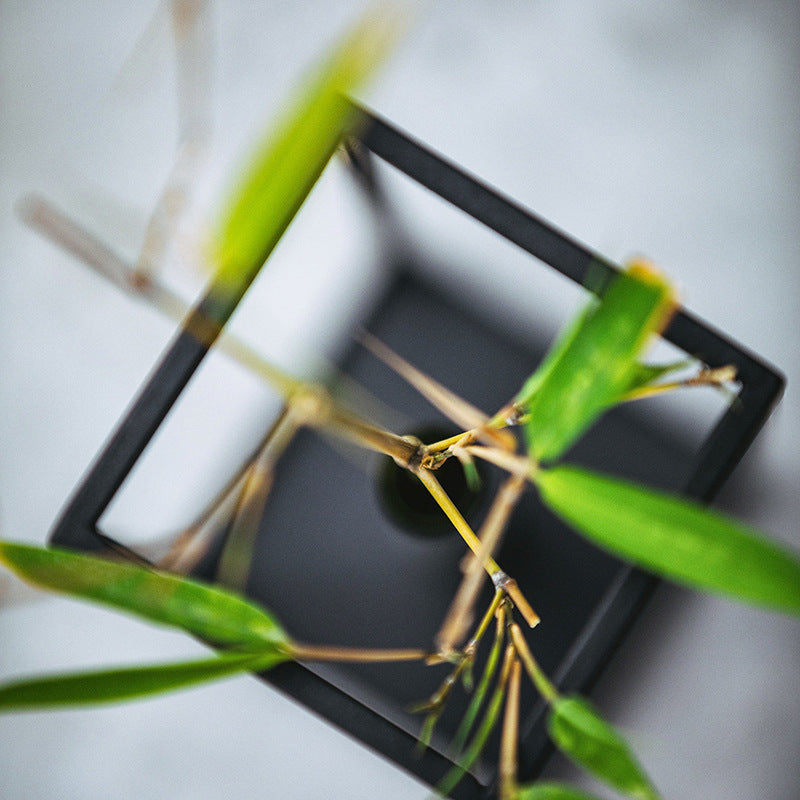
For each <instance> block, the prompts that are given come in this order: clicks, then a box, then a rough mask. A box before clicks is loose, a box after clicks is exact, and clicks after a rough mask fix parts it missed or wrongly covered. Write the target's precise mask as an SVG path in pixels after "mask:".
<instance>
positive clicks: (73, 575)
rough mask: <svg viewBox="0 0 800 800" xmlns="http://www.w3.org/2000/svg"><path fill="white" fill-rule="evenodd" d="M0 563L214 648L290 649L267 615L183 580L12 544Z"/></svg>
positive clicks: (3, 549) (2, 550) (1, 546)
mask: <svg viewBox="0 0 800 800" xmlns="http://www.w3.org/2000/svg"><path fill="white" fill-rule="evenodd" d="M0 563H2V564H5V565H6V566H7V567H8V568H9V569H11V570H12V571H14V572H16V573H17V575H19V576H20V577H21V578H23V579H24V580H26V581H28V582H29V583H33V584H35V585H37V586H42V587H44V588H46V589H51V590H54V591H57V592H63V593H65V594H70V595H74V596H76V597H80V598H83V599H86V600H92V601H95V602H98V603H103V604H105V605H109V606H114V607H115V608H119V609H123V610H125V611H129V612H131V613H133V614H136V615H138V616H140V617H144V618H145V619H148V620H150V621H152V622H157V623H160V624H163V625H170V626H173V627H176V628H181V629H183V630H185V631H187V632H189V633H192V634H194V635H196V636H199V637H201V638H202V639H204V640H206V641H207V642H210V643H213V644H217V645H226V646H235V647H249V648H263V647H264V646H265V645H276V646H282V647H284V648H287V649H288V648H289V647H290V646H291V642H290V639H289V637H288V635H287V634H286V632H285V631H284V630H283V628H282V627H281V626H280V624H279V623H278V622H277V620H275V618H274V617H273V616H272V615H271V614H270V613H269V612H267V611H266V610H264V609H262V608H259V607H258V606H256V605H253V604H252V603H249V602H248V601H246V600H244V599H243V598H241V597H239V596H238V595H235V594H233V593H231V592H227V591H225V590H224V589H218V588H216V587H212V586H207V585H205V584H202V583H199V582H198V581H194V580H191V579H188V578H182V577H178V576H175V575H169V574H167V573H162V572H157V571H155V570H150V569H147V568H145V567H140V566H137V565H134V564H123V563H118V562H114V561H107V560H106V559H102V558H97V557H96V556H89V555H85V554H83V553H76V552H73V551H71V550H61V549H57V548H52V549H51V548H42V547H33V546H29V545H21V544H13V543H11V542H0Z"/></svg>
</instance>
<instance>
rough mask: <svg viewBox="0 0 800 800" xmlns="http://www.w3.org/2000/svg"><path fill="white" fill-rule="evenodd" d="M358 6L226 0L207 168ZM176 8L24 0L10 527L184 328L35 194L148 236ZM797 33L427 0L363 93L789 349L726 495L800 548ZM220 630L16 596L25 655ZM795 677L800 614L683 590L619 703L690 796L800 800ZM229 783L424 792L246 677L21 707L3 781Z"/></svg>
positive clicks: (625, 723)
mask: <svg viewBox="0 0 800 800" xmlns="http://www.w3.org/2000/svg"><path fill="white" fill-rule="evenodd" d="M219 5H220V6H223V4H219ZM333 5H334V4H328V3H322V2H309V0H306V1H305V2H296V3H291V4H289V3H286V4H278V3H262V4H260V7H259V8H255V7H254V6H255V4H244V3H238V2H237V3H229V4H224V7H221V8H217V9H215V11H214V13H213V15H212V20H213V24H214V30H215V31H216V32H215V34H214V35H215V37H216V46H215V50H214V56H213V60H212V62H211V63H212V66H213V68H214V70H215V75H216V78H215V95H214V97H215V101H214V125H215V131H214V133H215V141H217V142H222V144H221V145H218V149H217V150H215V151H214V152H215V159H216V160H215V161H214V162H213V163H212V166H211V170H210V173H209V174H210V178H209V185H211V186H215V185H217V183H219V180H220V175H222V174H223V168H224V166H225V165H226V164H227V163H229V161H230V159H232V157H233V155H232V154H236V153H238V152H241V150H242V147H243V146H244V145H245V144H246V142H247V141H248V137H249V136H250V135H251V134H252V132H253V130H254V129H255V127H256V123H257V122H258V121H259V120H263V119H267V118H269V115H270V113H271V111H272V110H273V109H275V108H276V107H277V104H278V103H279V102H280V100H281V98H282V97H284V96H285V95H286V93H287V92H288V91H289V89H290V87H291V86H292V84H293V82H294V81H295V80H296V79H297V77H298V76H299V75H300V74H302V70H303V69H304V68H305V67H306V66H307V65H308V64H309V63H310V62H311V60H312V59H313V56H314V54H315V53H316V52H318V51H319V49H320V47H322V46H324V45H325V43H327V42H329V41H330V40H331V37H332V36H333V34H334V33H335V31H337V30H340V29H341V27H342V26H343V25H344V24H345V23H346V21H347V20H349V19H351V18H353V16H354V15H355V14H356V13H357V11H358V9H359V8H360V7H361V4H360V3H358V2H347V3H338V4H335V6H336V7H335V9H334V8H332V6H333ZM159 8H160V10H159ZM165 19H166V17H165V12H164V9H163V8H161V7H159V6H157V4H155V3H133V2H131V3H102V2H86V0H84V1H83V2H67V0H64V1H63V2H59V3H44V2H28V3H22V2H13V1H12V0H2V1H0V81H1V83H0V108H2V125H1V126H0V226H2V232H1V233H0V309H2V313H0V375H1V376H2V379H1V381H0V442H1V443H2V449H1V450H0V453H1V455H0V526H2V535H3V537H5V538H8V539H14V540H21V541H30V542H44V541H45V537H46V535H47V531H48V529H49V527H50V526H51V524H52V522H53V520H54V519H55V517H56V515H57V513H58V510H59V508H60V507H61V506H62V504H63V503H64V501H65V499H66V498H67V497H68V495H69V493H70V491H71V490H72V488H73V487H74V486H75V484H76V483H77V481H78V480H79V478H80V476H81V475H82V473H83V472H84V470H85V469H86V467H87V465H88V464H89V463H90V461H91V459H92V457H93V456H94V454H95V453H96V452H97V450H98V448H99V447H100V445H101V443H102V442H103V441H104V439H105V438H106V436H107V435H108V433H109V431H110V430H111V429H112V428H113V426H114V424H115V422H116V421H117V419H118V418H119V417H120V416H121V414H122V412H123V410H124V409H125V407H126V405H127V403H128V402H129V400H130V398H131V397H132V396H133V394H134V392H135V390H136V388H137V386H139V385H140V383H141V382H142V380H143V379H144V377H145V376H146V374H147V372H148V370H149V368H150V366H151V365H152V364H153V362H154V361H155V359H156V357H157V355H158V353H159V352H160V351H161V349H162V348H163V346H164V345H165V343H166V342H167V340H168V338H169V335H170V332H171V327H170V325H168V324H167V323H166V322H164V321H163V320H160V319H159V318H158V317H157V316H156V315H154V314H152V313H150V312H149V311H145V310H142V309H141V308H139V307H137V306H136V305H135V304H133V303H131V302H130V301H129V300H126V299H124V298H121V297H120V296H119V295H117V294H116V293H115V292H114V290H112V289H111V288H110V287H108V286H107V285H105V284H103V283H102V282H101V281H99V280H97V279H96V278H94V277H93V276H90V275H89V274H88V273H87V272H86V271H85V270H84V269H83V268H82V267H80V266H78V265H76V264H75V262H74V261H73V260H72V259H71V258H70V257H69V256H67V255H64V254H62V253H59V252H58V251H57V250H56V249H55V248H53V247H52V246H51V245H49V244H47V243H46V242H43V241H42V240H41V239H39V238H38V237H37V236H36V235H34V234H33V233H31V232H30V231H29V230H27V229H26V228H25V227H24V226H22V225H21V224H20V222H19V221H18V220H17V219H16V218H15V215H14V213H13V205H14V203H15V201H16V200H17V198H19V197H20V196H21V195H23V194H24V193H26V192H29V191H32V190H37V191H42V192H45V193H47V194H49V195H50V196H52V197H54V198H55V199H58V200H59V201H60V202H61V203H62V205H66V206H68V207H69V208H70V209H71V210H73V211H75V212H76V213H77V212H79V211H80V212H83V213H84V214H87V215H89V216H90V217H91V219H92V222H94V223H95V225H96V227H97V228H98V230H102V232H103V233H104V234H105V235H106V237H107V238H108V240H109V241H110V242H111V243H113V244H115V246H118V247H119V248H120V249H121V250H122V251H123V252H125V253H127V254H129V255H130V254H132V253H133V252H135V245H136V240H137V236H138V235H140V233H141V225H142V222H143V220H144V219H145V215H146V211H147V209H148V207H149V206H150V204H151V203H152V198H153V197H154V194H155V191H156V189H157V187H158V185H159V183H158V181H159V180H160V179H163V176H164V174H165V170H166V169H168V166H169V159H170V153H171V147H172V144H173V143H174V136H175V123H174V116H173V115H171V112H170V109H171V100H170V98H171V94H170V92H171V88H170V87H171V84H170V74H171V73H170V69H171V67H170V63H171V62H170V57H169V39H168V36H167V33H166V30H167V28H166V27H165V25H164V22H165ZM152 20H154V21H152ZM148 26H149V28H148ZM143 32H145V33H144V35H143V36H142V34H143ZM799 32H800V12H799V11H798V7H797V6H796V5H794V4H788V3H782V2H777V0H770V1H768V2H763V3H759V4H742V3H739V4H731V3H721V2H715V1H714V0H706V2H678V3H671V4H662V3H656V2H649V1H648V2H641V3H633V2H621V1H619V0H615V1H614V2H605V3H600V4H595V5H594V6H593V7H589V5H588V4H583V3H578V2H570V0H558V2H552V3H525V2H510V1H509V2H498V3H493V4H487V3H480V2H474V1H473V0H463V1H462V2H460V3H451V2H443V3H431V4H428V5H426V6H425V7H424V8H421V9H420V12H419V14H418V18H417V21H416V23H415V25H414V27H413V28H412V30H411V33H410V34H409V36H408V37H407V39H406V41H405V42H404V44H403V46H402V47H401V49H400V51H399V53H398V54H397V56H396V57H395V58H394V59H393V61H392V62H391V64H390V65H389V66H388V68H387V69H386V70H385V71H384V72H383V73H382V75H381V77H380V79H379V80H378V82H377V84H376V85H375V86H374V87H373V88H372V89H371V90H369V91H368V92H366V93H365V94H364V96H363V97H364V99H365V100H366V101H367V102H368V103H369V104H370V105H371V106H372V107H374V108H376V109H377V110H379V111H380V113H381V114H383V115H384V116H386V117H388V118H389V119H391V120H393V121H395V122H396V123H397V124H399V125H400V126H401V127H403V128H405V129H407V130H409V131H411V132H412V133H413V134H414V135H415V136H417V137H418V138H420V139H422V140H423V141H425V142H427V143H429V144H430V145H432V146H433V147H434V148H436V149H437V150H439V151H441V152H443V153H445V154H447V155H448V156H449V157H450V158H452V159H453V160H455V161H457V162H458V163H461V164H462V165H464V166H465V167H467V168H468V169H469V170H471V171H472V172H474V173H476V174H477V175H479V176H481V177H482V178H484V179H485V180H487V181H488V182H490V183H492V184H494V185H495V186H498V187H500V188H501V189H502V190H503V191H504V192H506V193H507V194H509V195H511V196H512V197H514V198H516V199H517V200H519V201H520V202H522V203H523V204H525V205H527V206H529V207H531V208H533V209H535V210H536V211H537V212H539V213H540V214H542V215H543V216H544V217H546V218H548V219H550V220H552V221H553V222H555V223H556V224H558V225H559V226H560V227H561V228H563V229H565V230H567V231H570V232H571V233H573V234H574V235H575V236H577V237H578V238H580V239H582V240H583V241H585V242H587V243H589V244H590V245H591V246H593V247H594V248H596V249H598V250H599V251H601V252H603V253H604V254H606V255H607V256H609V257H611V258H614V259H619V260H622V259H624V258H625V257H627V256H629V255H631V254H633V253H644V254H646V255H648V256H649V257H651V258H652V259H653V260H655V261H656V262H658V263H659V264H661V265H662V266H663V267H664V269H665V270H666V271H667V272H669V273H670V274H671V275H673V276H674V277H675V279H676V281H677V282H678V285H679V286H680V287H681V291H682V295H683V297H684V299H685V301H686V303H687V305H688V306H689V307H690V308H692V310H694V311H695V312H697V313H698V314H699V315H701V316H702V317H704V318H705V319H706V320H708V321H709V322H711V323H712V324H713V325H714V326H716V327H718V328H720V329H722V330H725V331H726V332H728V333H729V334H730V335H731V336H733V337H734V338H736V339H738V340H739V341H741V342H742V343H744V344H746V345H747V346H748V347H750V348H752V349H753V350H754V351H756V352H757V353H760V354H761V355H763V356H764V357H765V358H767V359H768V360H770V361H772V362H773V363H774V364H776V365H778V366H779V367H780V368H781V369H782V370H783V371H784V372H785V374H786V376H787V378H788V388H787V391H786V394H785V397H784V399H783V402H782V404H781V406H780V408H779V409H778V411H777V412H776V413H775V415H774V416H773V418H772V419H771V420H770V422H769V424H768V425H767V427H766V429H765V430H764V432H763V434H762V435H761V437H760V438H759V440H758V442H757V443H756V445H755V446H754V447H753V449H752V450H751V452H750V454H749V455H748V456H747V458H746V459H745V462H744V463H743V465H742V467H741V468H740V470H739V471H738V472H737V475H736V476H734V479H733V480H732V482H731V484H730V487H729V488H728V489H727V490H726V491H725V492H724V493H723V496H722V497H721V498H720V501H719V504H720V505H721V506H723V507H726V508H729V509H732V510H734V511H735V512H736V513H738V514H739V515H741V516H742V517H743V518H744V519H746V520H748V521H750V522H752V523H754V524H756V525H759V526H762V527H763V528H765V529H766V530H769V531H770V532H771V534H772V535H773V536H775V537H776V538H780V539H782V540H784V541H785V542H788V543H790V544H793V545H794V546H795V547H800V534H799V533H798V522H797V521H798V519H800V499H798V495H799V494H800V493H798V486H800V459H799V458H798V455H797V453H798V447H799V446H800V433H799V431H800V393H798V390H797V382H798V378H800V370H799V369H798V364H799V363H800V359H798V357H797V352H798V345H799V344H800V337H799V336H798V327H797V311H798V299H799V298H800V291H799V289H800V286H799V284H800V271H798V263H800V232H798V230H799V229H798V225H797V221H798V219H800V214H799V213H798V212H800V202H798V190H797V187H798V185H800V181H799V180H798V179H800V136H798V121H799V120H800V116H799V115H798V109H799V108H800V106H799V105H798V99H799V95H800V89H798V87H799V86H800V69H799V63H800V60H799V59H798V53H797V35H798V33H799ZM137 42H138V44H137ZM131 53H132V55H131ZM115 76H117V77H116V78H115ZM165 109H166V110H167V111H166V112H165ZM226 159H227V160H226ZM215 181H216V183H215ZM349 244H350V243H349V241H344V242H343V243H341V246H342V247H343V248H345V249H346V248H347V247H348V246H349ZM14 592H16V589H14ZM14 596H16V595H14ZM197 652H201V649H200V648H199V647H198V646H197V645H195V644H193V643H191V642H189V641H187V640H186V639H185V638H184V637H181V636H178V635H176V634H172V633H167V632H164V631H155V630H153V629H151V628H149V627H148V626H144V625H141V624H140V623H138V622H134V621H132V620H128V619H124V618H120V617H117V616H115V615H112V614H109V613H108V612H106V611H103V610H99V609H96V608H90V607H87V606H84V605H81V604H78V603H75V602H72V601H68V600H64V599H54V598H50V597H46V598H44V597H36V598H33V599H29V598H27V597H24V596H23V597H22V599H21V601H20V602H15V603H13V604H7V605H5V606H3V607H0V678H7V677H10V676H12V675H14V676H15V675H23V674H29V673H31V672H34V671H47V670H54V669H60V668H76V667H78V666H90V665H98V664H107V663H118V662H130V661H139V660H143V661H147V660H150V661H156V660H161V659H168V658H178V657H180V656H183V655H186V654H191V653H197ZM798 676H800V625H798V623H797V621H794V620H790V619H787V618H784V617H781V616H777V615H771V614H768V613H765V612H762V611H758V610H753V609H749V608H746V607H743V606H740V605H738V604H734V603H731V602H727V601H723V600H719V599H715V598H709V597H704V596H700V595H696V594H691V593H689V592H685V591H683V590H679V589H676V588H671V587H667V588H664V589H662V590H660V591H659V592H658V594H657V596H656V597H655V599H654V601H653V602H652V604H651V605H650V606H649V607H648V608H647V609H646V611H645V613H644V615H643V617H642V619H641V622H640V623H639V624H638V625H637V626H636V628H635V630H634V632H633V633H632V635H631V636H630V638H629V639H628V640H627V642H626V643H625V645H624V646H623V648H622V649H621V650H620V652H619V653H618V655H617V656H616V657H615V659H614V661H613V662H612V664H611V665H610V666H609V668H608V670H607V672H606V673H605V676H604V678H603V680H602V681H601V683H600V685H599V687H598V689H597V691H596V693H595V695H594V697H595V699H596V701H597V702H598V704H599V705H601V707H602V708H603V709H604V710H605V712H606V713H607V715H608V716H609V717H610V718H611V719H613V720H614V721H615V722H617V723H618V724H619V725H621V726H622V727H623V728H624V729H625V730H626V731H627V732H629V735H630V738H631V740H632V741H633V742H634V744H635V746H636V749H637V752H638V753H639V754H640V757H641V759H642V761H643V762H644V764H645V765H646V767H647V768H648V770H649V771H650V772H651V774H652V776H653V778H654V780H655V782H656V784H657V785H658V786H659V787H660V788H661V789H662V791H663V794H664V796H665V797H666V798H682V800H694V799H695V798H696V800H707V799H708V798H726V800H751V798H755V797H758V798H768V799H769V800H793V798H796V797H797V787H798V785H800V766H798V765H799V764H800V758H799V757H800V691H798V690H799V689H800V679H799V678H798ZM554 770H555V771H556V772H559V773H560V774H563V773H565V772H568V770H567V769H566V768H565V767H563V765H558V764H555V765H554ZM223 792H224V794H225V796H227V797H230V798H234V797H236V798H252V797H287V798H312V797H320V798H321V797H342V798H344V797H347V798H361V797H363V798H367V797H370V798H372V797H376V796H380V797H385V798H398V800H399V798H411V797H420V798H421V797H424V796H425V795H426V790H425V788H424V787H423V786H422V785H421V784H419V783H418V782H416V781H414V780H412V779H411V778H410V777H408V776H407V775H405V774H404V773H402V772H401V771H399V770H397V769H396V768H394V767H393V766H391V765H390V764H388V763H386V762H385V761H384V760H383V759H381V758H379V757H377V756H375V755H374V754H372V753H371V752H370V751H369V750H367V749H366V748H365V747H363V746H361V745H359V744H357V743H355V742H353V741H352V740H350V739H349V738H347V737H345V736H342V735H340V734H339V733H337V732H335V731H334V730H332V729H331V728H330V727H328V726H327V725H326V724H325V723H324V722H323V721H320V720H319V719H317V718H315V717H314V716H312V715H311V714H309V713H308V712H306V711H305V710H303V709H301V708H299V707H298V706H296V705H295V704H293V703H291V702H289V701H288V700H286V699H285V698H283V697H281V696H280V695H278V694H276V693H275V692H273V691H271V690H269V689H266V688H265V687H264V686H263V685H261V684H259V683H258V682H257V681H255V680H253V679H251V678H247V677H243V678H237V679H232V680H229V681H226V682H224V683H221V684H218V685H215V686H210V687H207V688H202V689H198V690H193V691H190V692H185V693H181V694H178V695H175V696H172V697H166V698H162V699H155V700H150V701H146V702H142V703H137V704H129V705H124V706H120V707H114V708H103V709H98V710H91V711H65V712H58V713H52V714H39V713H35V714H24V715H11V716H4V717H0V795H1V796H2V797H4V798H9V800H17V798H19V799H20V800H21V799H22V798H26V800H27V798H42V799H44V798H48V799H49V798H53V799H54V800H55V798H58V800H67V799H68V798H91V797H103V798H156V797H163V796H166V795H169V796H172V797H175V798H182V797H185V798H193V799H194V800H199V799H200V798H217V797H219V796H221V795H222V794H223ZM598 794H599V795H600V796H603V797H610V796H611V795H610V794H609V793H608V792H604V790H603V789H599V790H598Z"/></svg>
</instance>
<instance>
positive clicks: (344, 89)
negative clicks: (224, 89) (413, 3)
mask: <svg viewBox="0 0 800 800" xmlns="http://www.w3.org/2000/svg"><path fill="white" fill-rule="evenodd" d="M395 22H396V20H392V19H389V18H388V16H387V14H386V13H385V12H384V13H382V14H379V13H373V14H368V15H367V16H366V17H365V18H364V19H363V20H362V21H361V22H360V23H359V24H357V25H356V26H354V28H353V29H352V30H351V31H350V32H349V34H348V35H347V36H346V37H345V38H344V40H343V41H342V42H341V43H340V44H339V46H338V47H337V48H336V49H335V50H334V52H333V53H332V54H331V55H330V56H329V57H328V58H327V59H326V61H325V62H324V63H323V64H322V65H321V67H320V68H319V69H318V70H317V72H316V74H315V75H314V76H313V77H312V79H311V80H310V81H309V85H308V88H307V90H306V91H305V93H304V95H303V96H301V97H300V98H299V100H298V101H297V102H296V103H295V105H294V107H293V108H292V109H291V110H290V111H289V112H288V113H287V115H286V116H285V118H284V120H283V122H282V123H281V124H279V125H278V127H277V130H276V131H275V132H274V133H272V134H270V136H268V138H267V139H266V140H265V141H264V142H263V144H261V146H260V147H259V148H258V150H257V152H256V153H255V155H254V156H253V158H252V161H251V162H250V164H249V167H248V169H247V171H246V173H245V175H244V176H243V179H242V181H241V184H240V186H239V188H238V189H237V190H236V192H235V193H234V195H233V197H232V198H231V201H230V203H229V205H228V208H227V212H226V214H225V218H224V221H223V223H222V225H221V226H220V230H219V233H218V235H217V239H216V243H215V244H216V246H215V251H214V263H215V265H216V266H217V268H218V271H217V275H216V279H215V288H216V289H217V291H222V292H227V291H229V290H232V291H234V292H235V291H238V290H239V287H242V286H246V285H247V284H248V283H249V282H250V280H252V278H253V277H254V275H255V273H256V272H257V271H258V269H259V268H260V267H261V265H262V264H263V263H264V261H265V260H266V259H267V257H268V256H269V254H270V253H271V252H272V250H273V248H274V247H275V245H276V244H277V243H278V241H279V239H280V238H281V236H282V235H283V232H284V231H285V230H286V228H287V227H288V225H289V223H290V222H291V220H292V219H293V217H294V215H295V214H296V213H297V211H298V210H299V208H300V206H301V205H302V203H303V201H304V200H305V198H306V196H307V195H308V193H309V192H310V191H311V189H312V187H313V186H314V184H315V183H316V181H317V178H319V176H320V174H321V173H322V171H323V169H324V168H325V165H326V164H327V162H328V160H329V159H330V157H331V155H332V154H333V152H334V150H335V149H336V147H337V145H338V144H339V141H340V140H341V138H342V136H343V135H345V134H346V133H348V132H350V131H351V130H352V129H353V126H354V125H355V124H356V123H357V120H358V116H357V112H356V111H355V110H354V107H353V106H352V104H351V103H350V102H349V101H348V100H347V98H346V97H345V95H346V94H349V93H351V92H354V91H356V90H357V89H358V88H359V87H360V86H362V85H363V83H364V82H365V81H366V80H367V78H368V77H369V76H370V75H371V74H372V73H373V72H374V71H375V69H376V67H377V66H378V64H379V63H380V61H381V60H382V59H383V57H384V56H385V55H386V53H387V51H388V50H389V45H390V43H391V42H392V40H393V39H394V38H396V33H395V31H393V30H392V27H393V23H395Z"/></svg>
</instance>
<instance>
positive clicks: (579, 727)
mask: <svg viewBox="0 0 800 800" xmlns="http://www.w3.org/2000/svg"><path fill="white" fill-rule="evenodd" d="M547 728H548V731H549V733H550V738H551V739H552V740H553V742H554V743H555V744H556V746H557V747H558V749H559V750H561V752H562V753H564V754H565V755H566V756H568V757H569V758H570V759H572V760H573V761H574V762H575V763H577V764H579V765H580V766H582V767H583V768H584V769H586V770H588V771H589V772H591V773H592V774H593V775H594V776H595V777H597V778H599V779H600V780H602V781H604V782H605V783H607V784H608V785H609V786H613V787H614V788H615V789H618V790H619V791H621V792H624V793H625V794H627V795H629V796H630V797H636V798H639V800H658V798H659V794H658V792H657V791H656V790H655V787H654V786H653V785H652V783H651V782H650V779H649V778H648V777H647V775H646V774H645V773H644V770H643V769H642V768H641V766H640V765H639V763H638V762H637V760H636V756H634V754H633V751H632V750H631V748H630V746H629V745H628V743H627V742H626V741H625V739H623V738H622V736H621V735H620V734H619V733H618V732H617V731H616V730H615V729H614V728H613V727H612V726H611V725H610V724H609V723H608V722H606V721H605V720H604V719H603V718H602V717H601V716H600V714H599V713H598V712H597V711H596V710H595V709H594V708H593V707H592V706H591V705H590V704H589V703H588V702H587V701H586V700H584V699H583V698H581V697H576V696H567V697H559V698H557V699H556V700H555V701H554V702H553V705H552V708H551V711H550V715H549V717H548V720H547Z"/></svg>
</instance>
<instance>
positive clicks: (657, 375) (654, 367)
mask: <svg viewBox="0 0 800 800" xmlns="http://www.w3.org/2000/svg"><path fill="white" fill-rule="evenodd" d="M696 363H697V362H696V361H695V360H694V359H692V358H685V359H682V360H681V361H673V362H670V363H669V364H635V365H634V367H633V370H632V373H631V379H630V382H629V383H628V385H627V386H626V387H625V389H624V391H623V396H624V395H628V394H631V393H633V392H636V391H637V390H639V389H643V388H644V387H645V386H649V385H650V384H651V383H654V382H655V381H657V380H660V379H661V378H666V377H667V376H668V375H671V374H673V373H675V372H679V371H681V370H684V369H687V368H688V367H690V366H692V365H693V364H696Z"/></svg>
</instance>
